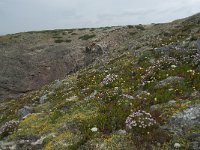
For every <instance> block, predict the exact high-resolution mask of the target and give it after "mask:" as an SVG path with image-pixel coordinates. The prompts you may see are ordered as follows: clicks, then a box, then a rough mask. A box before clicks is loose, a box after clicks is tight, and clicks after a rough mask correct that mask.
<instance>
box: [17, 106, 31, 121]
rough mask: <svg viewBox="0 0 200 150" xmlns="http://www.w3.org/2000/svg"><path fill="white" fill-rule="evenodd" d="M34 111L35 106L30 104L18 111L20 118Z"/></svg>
mask: <svg viewBox="0 0 200 150" xmlns="http://www.w3.org/2000/svg"><path fill="white" fill-rule="evenodd" d="M30 113H33V108H32V107H29V106H24V107H23V108H21V109H20V110H19V111H18V116H19V117H20V118H24V117H26V116H27V115H28V114H30Z"/></svg>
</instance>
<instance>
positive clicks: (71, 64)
mask: <svg viewBox="0 0 200 150" xmlns="http://www.w3.org/2000/svg"><path fill="white" fill-rule="evenodd" d="M0 60H1V63H0V67H1V68H2V69H1V71H0V99H2V100H1V101H0V149H3V150H7V149H8V150H12V149H14V150H15V149H16V150H27V149H33V150H39V149H45V150H51V149H64V150H66V149H69V150H75V149H78V150H118V149H119V150H132V149H141V150H143V149H145V150H151V149H152V150H154V149H163V150H165V149H195V150H198V149H199V148H200V117H199V116H200V62H199V61H200V14H196V15H194V16H191V17H188V18H185V19H181V20H176V21H173V22H171V23H166V24H151V25H136V26H132V25H128V26H124V27H106V28H98V29H70V30H64V29H63V30H54V31H41V32H28V33H18V34H14V35H7V36H2V37H0Z"/></svg>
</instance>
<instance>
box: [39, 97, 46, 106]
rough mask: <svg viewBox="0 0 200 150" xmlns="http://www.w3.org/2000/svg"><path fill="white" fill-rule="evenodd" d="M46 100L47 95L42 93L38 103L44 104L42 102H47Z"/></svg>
mask: <svg viewBox="0 0 200 150" xmlns="http://www.w3.org/2000/svg"><path fill="white" fill-rule="evenodd" d="M47 100H48V97H47V95H43V96H42V97H40V100H39V101H40V104H44V103H46V102H47Z"/></svg>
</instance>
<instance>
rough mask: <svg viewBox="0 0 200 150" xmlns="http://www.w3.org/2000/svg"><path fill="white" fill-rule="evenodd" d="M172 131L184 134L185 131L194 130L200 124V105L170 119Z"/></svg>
mask: <svg viewBox="0 0 200 150" xmlns="http://www.w3.org/2000/svg"><path fill="white" fill-rule="evenodd" d="M169 124H170V126H171V127H172V131H173V132H175V133H182V132H183V131H184V130H185V129H189V128H192V127H193V126H195V125H199V124H200V105H196V106H191V107H190V108H188V109H186V110H184V111H183V112H180V113H178V114H176V115H174V116H172V118H171V119H170V122H169Z"/></svg>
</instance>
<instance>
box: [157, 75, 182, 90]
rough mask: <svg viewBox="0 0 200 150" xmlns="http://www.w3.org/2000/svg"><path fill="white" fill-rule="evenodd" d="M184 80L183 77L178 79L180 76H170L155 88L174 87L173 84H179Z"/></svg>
mask: <svg viewBox="0 0 200 150" xmlns="http://www.w3.org/2000/svg"><path fill="white" fill-rule="evenodd" d="M183 79H184V78H182V77H178V76H170V77H168V78H166V79H164V80H162V81H159V82H158V83H157V85H156V86H155V88H162V87H165V86H167V85H172V84H175V83H177V82H180V81H182V80H183Z"/></svg>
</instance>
